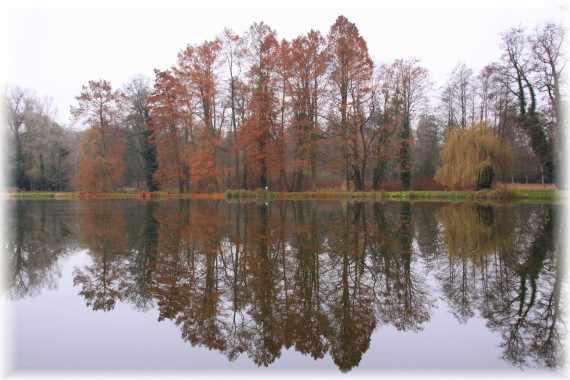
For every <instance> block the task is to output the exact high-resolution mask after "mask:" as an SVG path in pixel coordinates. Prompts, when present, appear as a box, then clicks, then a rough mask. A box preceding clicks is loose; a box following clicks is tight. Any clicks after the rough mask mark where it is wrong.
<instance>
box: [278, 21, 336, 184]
mask: <svg viewBox="0 0 570 380" xmlns="http://www.w3.org/2000/svg"><path fill="white" fill-rule="evenodd" d="M325 42H326V41H325V39H324V37H323V36H322V35H321V33H320V32H318V31H313V30H311V31H310V32H309V33H308V34H307V35H306V36H299V37H297V38H296V39H294V40H293V41H292V42H291V44H290V45H286V46H287V48H286V49H284V51H283V66H284V69H283V70H284V71H286V72H287V78H288V86H287V92H288V93H289V96H290V102H291V107H292V117H291V120H290V128H289V134H288V135H289V136H290V138H291V140H292V147H291V150H292V152H293V154H292V155H293V160H292V161H293V163H292V172H293V179H292V183H293V185H292V186H291V187H290V188H291V189H294V190H300V189H301V186H302V185H303V182H304V177H305V171H309V172H310V187H311V189H312V190H313V191H315V190H316V185H317V138H318V136H319V134H320V128H319V124H318V110H319V105H320V100H322V92H323V90H324V88H325V84H324V80H325V74H326V70H327V65H328V61H327V57H328V56H327V54H326V44H325Z"/></svg>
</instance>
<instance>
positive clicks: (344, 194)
mask: <svg viewBox="0 0 570 380" xmlns="http://www.w3.org/2000/svg"><path fill="white" fill-rule="evenodd" d="M4 198H5V199H120V198H133V199H140V200H147V201H148V200H161V199H221V200H229V201H231V200H340V201H344V200H348V201H350V200H353V201H434V202H435V201H449V202H471V201H501V202H519V201H553V202H559V201H563V200H565V199H566V196H565V191H560V190H551V189H544V190H541V189H534V190H528V189H515V190H502V189H498V190H479V191H451V190H450V191H446V190H444V191H415V190H411V191H368V192H353V191H316V192H312V191H305V192H275V193H274V192H266V191H263V190H257V191H248V190H228V191H226V192H225V193H203V194H202V193H189V194H177V193H166V192H155V193H149V192H139V193H87V192H54V191H43V192H11V193H4Z"/></svg>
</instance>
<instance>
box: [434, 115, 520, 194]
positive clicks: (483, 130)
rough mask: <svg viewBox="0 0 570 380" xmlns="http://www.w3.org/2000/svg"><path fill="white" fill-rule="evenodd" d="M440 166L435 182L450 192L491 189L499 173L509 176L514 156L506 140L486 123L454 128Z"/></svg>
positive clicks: (449, 135)
mask: <svg viewBox="0 0 570 380" xmlns="http://www.w3.org/2000/svg"><path fill="white" fill-rule="evenodd" d="M440 159H441V166H440V167H439V168H438V169H437V172H436V175H435V179H436V180H437V181H438V182H439V183H441V184H442V185H444V186H446V187H447V188H451V189H454V190H455V189H458V188H461V189H469V188H472V189H473V188H474V189H477V190H479V189H481V188H488V187H491V185H492V184H493V182H494V180H495V176H496V173H497V172H499V173H501V174H508V173H509V172H510V171H511V170H512V167H513V162H514V154H513V150H512V148H511V146H510V145H509V144H508V142H507V141H504V140H501V139H500V138H499V137H497V136H496V135H495V134H494V133H493V130H492V129H491V128H490V127H489V126H488V125H487V124H485V123H477V124H473V125H472V126H471V127H469V128H467V129H453V130H451V131H449V132H448V133H447V134H446V136H445V143H444V145H443V148H442V151H441V155H440Z"/></svg>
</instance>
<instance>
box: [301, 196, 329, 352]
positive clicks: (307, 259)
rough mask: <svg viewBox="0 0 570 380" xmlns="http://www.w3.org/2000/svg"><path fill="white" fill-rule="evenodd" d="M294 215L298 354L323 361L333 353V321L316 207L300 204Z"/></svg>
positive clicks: (314, 205) (313, 204)
mask: <svg viewBox="0 0 570 380" xmlns="http://www.w3.org/2000/svg"><path fill="white" fill-rule="evenodd" d="M293 211H294V221H295V224H294V227H293V228H294V240H293V242H292V244H293V245H294V246H296V247H298V250H297V262H296V265H295V274H294V278H293V282H294V294H293V297H294V300H295V302H294V304H295V311H294V319H295V320H296V321H297V324H296V325H295V328H294V332H293V334H294V341H295V348H296V349H297V351H299V352H301V353H303V354H310V355H311V356H312V357H313V358H314V359H320V358H323V357H324V355H325V354H326V353H327V352H328V350H329V347H330V345H329V342H328V340H327V338H326V337H327V336H328V331H329V329H330V326H329V320H328V318H327V316H326V313H325V310H324V309H323V305H322V299H323V294H322V293H323V289H322V288H321V282H320V280H321V277H322V274H321V267H322V265H323V263H322V262H321V261H322V257H323V256H324V255H322V254H321V253H322V252H323V247H322V243H321V241H320V239H319V236H320V235H321V234H322V232H323V231H321V229H320V228H319V224H318V220H317V208H316V204H315V203H312V204H310V205H306V204H304V203H301V202H297V203H296V204H295V207H294V209H293Z"/></svg>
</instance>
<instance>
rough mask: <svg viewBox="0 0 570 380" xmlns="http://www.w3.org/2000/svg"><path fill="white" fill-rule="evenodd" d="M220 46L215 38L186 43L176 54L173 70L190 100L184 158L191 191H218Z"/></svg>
mask: <svg viewBox="0 0 570 380" xmlns="http://www.w3.org/2000/svg"><path fill="white" fill-rule="evenodd" d="M221 49H222V46H221V42H220V40H218V39H216V40H214V41H206V42H204V43H202V44H201V45H198V46H192V45H188V46H187V47H186V49H185V50H183V51H181V52H180V53H179V54H178V66H177V67H176V68H175V69H174V70H175V74H176V76H177V77H178V78H179V82H180V85H181V86H182V87H183V93H184V94H185V95H186V98H187V99H188V101H191V102H192V103H193V106H192V109H193V110H194V113H193V115H192V116H193V117H194V120H193V124H194V127H193V131H194V134H193V135H192V137H193V138H194V140H192V141H191V151H190V153H191V154H190V155H189V156H188V157H186V158H187V160H188V166H189V168H190V184H191V187H192V190H193V191H204V190H208V191H219V184H218V182H219V179H220V173H221V172H222V170H221V168H220V167H219V165H218V162H217V161H218V154H217V149H218V146H219V144H220V134H221V125H220V121H219V111H218V107H217V97H218V92H219V90H218V87H219V83H218V82H219V80H218V75H217V69H218V67H219V66H220V64H221Z"/></svg>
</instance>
